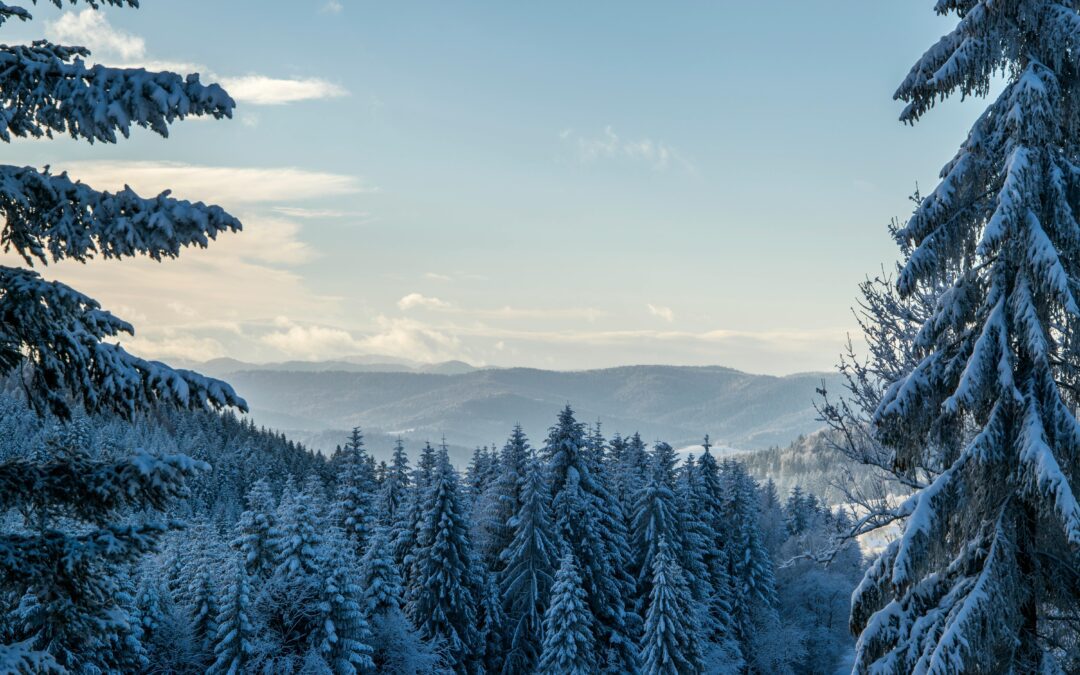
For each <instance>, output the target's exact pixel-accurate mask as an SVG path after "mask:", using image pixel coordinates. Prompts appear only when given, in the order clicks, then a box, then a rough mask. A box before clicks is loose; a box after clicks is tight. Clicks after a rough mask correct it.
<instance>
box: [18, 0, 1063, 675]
mask: <svg viewBox="0 0 1080 675" xmlns="http://www.w3.org/2000/svg"><path fill="white" fill-rule="evenodd" d="M53 4H55V5H56V6H57V7H62V6H64V3H63V2H62V1H61V0H53ZM72 4H79V3H76V2H75V0H73V2H72ZM81 4H83V5H85V6H86V7H87V8H88V10H98V9H101V8H102V6H111V7H115V8H126V9H133V8H136V7H137V6H138V4H139V3H138V2H137V1H136V0H85V2H82V3H81ZM331 9H332V7H331ZM340 10H341V6H340V5H337V9H336V10H332V11H340ZM935 10H936V11H937V13H938V14H939V15H941V16H942V17H946V18H948V17H953V18H954V19H955V21H954V22H953V25H952V28H951V29H950V32H948V33H947V34H946V35H944V36H943V37H942V38H940V40H939V41H938V42H936V43H935V44H933V45H932V46H931V47H930V48H929V50H927V51H926V52H925V53H924V54H923V55H922V57H921V58H919V59H918V61H917V62H916V63H915V65H914V66H913V67H912V68H911V70H910V72H909V74H908V75H907V77H906V78H904V79H903V81H902V83H901V84H900V87H899V89H898V90H897V91H896V94H895V98H896V99H897V100H899V101H902V102H903V103H904V105H905V107H904V109H903V111H902V113H901V120H902V121H903V122H905V123H909V124H912V125H915V124H916V123H917V122H919V121H920V120H921V119H922V118H923V117H924V116H926V115H928V114H929V113H930V112H931V111H932V109H933V108H935V107H936V106H938V105H940V104H941V103H942V102H943V101H944V100H945V99H946V98H949V97H950V96H953V95H956V94H960V95H961V97H963V98H965V99H966V98H969V97H977V98H991V100H990V102H989V104H988V107H987V108H986V109H985V111H984V112H983V113H982V114H981V115H980V116H979V117H978V118H977V119H976V121H975V123H974V125H973V127H972V128H971V131H970V133H969V134H968V136H967V138H966V139H965V140H963V142H962V144H961V145H960V148H959V150H958V151H957V152H956V154H955V156H954V157H953V159H951V160H950V161H949V162H948V163H947V164H946V166H945V167H944V168H943V169H942V171H941V175H940V183H939V184H938V185H937V186H936V187H935V188H934V189H933V190H932V191H930V192H929V193H927V194H925V195H924V194H921V193H918V192H917V193H916V194H915V195H914V196H913V198H912V201H913V203H914V211H913V213H912V214H911V216H910V218H908V219H907V220H906V221H904V222H894V224H893V225H892V227H890V229H889V233H890V234H891V235H892V237H893V239H894V240H895V242H896V244H897V247H898V253H899V258H900V260H899V262H898V263H897V264H896V266H895V268H894V269H893V273H892V274H886V273H882V275H880V276H878V277H875V278H873V279H869V280H867V281H866V282H865V283H863V284H862V285H861V287H860V288H859V291H860V297H859V299H858V300H857V305H856V310H855V314H856V318H857V321H858V322H859V324H860V328H861V330H862V333H863V335H862V336H861V342H859V343H857V344H849V346H848V348H847V350H846V351H845V352H844V354H843V355H842V357H841V362H840V365H839V377H838V381H839V382H840V383H841V385H840V386H839V387H838V388H837V387H836V386H833V389H832V390H828V388H827V387H826V385H825V384H824V383H823V384H822V386H821V388H820V390H819V391H818V399H817V403H816V409H817V414H818V415H819V416H820V421H821V422H822V425H823V427H824V429H823V430H822V431H821V432H818V433H817V434H815V435H814V436H813V437H812V440H810V441H807V440H806V439H800V441H798V442H797V443H796V444H795V445H793V446H792V448H791V449H789V450H788V451H779V450H777V451H774V452H772V453H768V454H763V455H760V456H758V457H756V458H750V459H748V460H747V462H746V463H742V462H740V461H737V460H733V459H731V458H730V457H724V458H719V457H717V456H716V455H715V454H714V452H713V451H712V449H711V448H712V446H711V444H710V440H709V436H708V435H706V432H707V430H702V436H703V442H702V445H701V447H700V448H695V449H694V451H693V452H692V454H682V453H680V452H679V451H677V450H676V449H675V448H673V447H672V446H671V445H669V444H668V443H665V442H663V441H662V440H646V439H643V438H642V437H641V436H640V435H639V434H637V433H634V430H633V429H632V428H630V429H624V430H621V433H614V430H612V431H613V432H612V433H610V435H605V433H604V431H605V430H604V429H603V427H602V424H601V422H596V423H586V422H585V421H583V420H578V419H577V418H576V416H575V413H574V410H573V408H572V406H571V405H570V404H567V405H566V406H565V407H564V408H563V409H562V410H553V411H552V416H551V420H550V425H549V426H548V428H547V429H530V430H525V429H523V428H522V427H521V426H517V427H515V428H512V429H506V430H505V433H506V434H507V435H508V436H507V439H506V441H505V443H502V444H497V445H496V446H495V447H481V448H478V449H477V450H476V452H475V453H474V455H473V457H472V461H471V462H470V463H469V464H468V466H455V465H454V464H453V463H452V462H451V459H450V457H449V454H448V451H447V443H448V441H450V442H452V440H453V439H438V440H439V442H438V443H433V442H429V443H426V444H413V447H406V443H405V442H403V441H398V443H397V444H396V445H395V446H394V447H393V448H380V450H381V451H382V452H384V453H387V454H386V455H385V456H388V457H389V459H388V460H384V461H377V460H376V459H375V456H374V455H373V454H372V453H371V450H372V449H371V448H369V447H367V446H366V445H365V443H364V437H363V432H362V430H361V429H360V428H359V427H357V428H355V429H354V430H353V432H352V434H351V435H350V436H349V437H348V438H343V439H341V445H340V446H339V447H338V449H337V450H336V451H335V452H333V453H332V454H319V453H314V452H310V451H309V450H307V449H306V448H305V447H303V446H302V445H300V444H298V443H296V442H294V441H291V440H289V439H288V438H287V437H286V436H285V435H284V434H282V433H280V432H277V431H273V430H267V429H263V428H260V427H257V426H256V425H255V423H254V422H252V421H251V419H250V418H249V417H247V416H245V414H246V413H247V412H248V406H247V403H246V402H245V400H244V398H243V397H242V395H241V393H242V392H241V393H238V392H237V391H235V390H234V389H233V387H232V386H230V385H229V384H228V383H226V382H224V381H221V380H217V379H214V378H210V377H205V376H203V375H200V374H198V373H195V372H192V371H190V370H185V369H178V368H172V367H170V366H168V365H166V364H164V363H161V362H159V361H155V360H150V359H146V358H141V357H139V356H137V355H135V354H133V353H131V352H129V351H127V350H126V349H125V347H124V346H123V344H122V339H124V340H126V339H127V338H128V336H130V335H132V334H133V333H134V327H133V326H132V325H131V324H129V323H128V322H126V321H124V320H122V319H120V318H118V317H117V316H114V315H113V314H111V313H110V312H109V311H107V310H105V309H104V308H102V307H101V305H99V303H98V302H97V301H96V300H94V299H93V298H91V297H89V296H88V295H86V294H84V293H82V292H79V291H77V290H75V289H74V288H72V287H71V286H68V285H66V284H65V283H63V282H62V281H59V280H56V279H54V278H53V276H52V275H48V276H45V275H43V274H42V268H45V267H46V266H47V265H49V264H50V263H59V262H61V261H65V260H66V261H71V262H78V263H84V262H87V261H90V260H92V259H97V258H105V259H115V260H117V261H119V262H118V264H127V263H125V262H124V259H129V258H133V257H146V258H149V259H150V260H153V261H162V260H166V259H171V258H175V257H177V256H179V255H181V254H182V253H183V252H184V251H185V249H189V248H205V247H208V246H212V245H214V243H215V241H216V239H217V238H218V237H219V236H225V235H227V236H230V237H232V236H243V235H242V234H240V232H241V230H242V224H241V221H240V219H238V218H237V217H235V216H234V215H232V214H230V213H228V212H226V211H225V210H224V209H223V208H221V207H219V206H214V205H207V204H205V203H203V202H200V201H189V200H185V199H178V198H176V197H174V196H172V195H171V194H170V193H169V192H168V191H165V192H162V193H160V194H158V195H156V196H150V197H147V196H141V195H139V194H137V193H136V192H135V191H134V190H132V189H131V188H130V187H125V188H124V189H122V190H119V191H116V192H109V191H102V190H97V189H95V188H93V187H91V186H90V185H87V184H85V183H83V182H81V181H79V180H76V179H75V178H72V177H70V176H69V175H68V174H67V173H65V172H64V171H63V169H62V168H60V169H59V170H54V169H52V168H50V167H48V166H46V167H43V168H40V169H39V168H35V167H29V166H14V165H3V166H0V210H2V211H3V214H4V222H3V226H2V234H0V241H2V243H3V248H4V253H5V255H6V257H5V258H4V262H5V263H7V264H4V265H0V378H2V379H0V385H2V386H0V673H20V674H23V673H90V674H97V673H143V672H149V673H204V672H205V673H230V674H233V673H249V672H251V673H255V672H258V673H334V674H341V673H345V674H352V673H375V672H378V673H403V674H421V673H443V672H453V673H506V674H511V673H534V672H535V673H546V674H548V673H549V674H556V673H560V674H561V673H644V674H647V675H659V674H664V675H667V674H682V673H732V674H735V673H752V674H779V673H825V674H828V673H834V672H837V670H838V669H846V668H848V667H850V668H852V669H853V671H854V672H856V673H875V674H878V673H912V672H914V673H928V674H929V673H935V674H945V673H1045V674H1051V673H1076V672H1080V575H1078V572H1077V570H1080V503H1078V500H1077V497H1076V486H1077V485H1078V484H1080V421H1078V415H1077V411H1078V407H1080V351H1078V347H1077V330H1078V329H1080V302H1078V301H1077V298H1076V294H1077V293H1078V291H1080V222H1078V221H1077V217H1076V215H1075V214H1076V213H1077V211H1078V210H1080V103H1078V102H1080V2H1066V1H1063V0H1057V1H1054V0H1010V1H1007V2H1002V1H999V0H938V2H937V3H936V4H935ZM328 11H329V10H328ZM31 20H32V16H31V14H30V12H29V10H28V9H27V8H26V7H23V6H19V5H8V4H4V3H0V28H2V27H4V26H5V25H10V24H11V23H12V22H28V21H31ZM90 58H91V53H90V51H89V50H87V49H85V48H83V47H78V46H63V45H57V44H53V43H51V42H49V41H45V40H41V41H34V42H32V43H28V44H15V45H0V60H2V61H3V62H4V64H5V67H4V68H3V69H2V70H0V90H2V91H3V102H2V105H0V138H2V139H3V140H4V141H5V142H8V143H10V142H11V141H12V140H14V139H20V138H21V139H37V140H41V141H48V140H50V139H52V138H53V137H54V136H68V137H70V138H71V139H74V140H76V141H84V142H87V143H90V144H93V143H99V144H113V143H118V142H123V141H125V140H127V139H128V137H129V136H130V135H131V133H132V132H133V131H140V130H145V131H149V132H151V133H155V134H157V135H159V136H161V137H167V136H168V133H169V128H170V126H171V125H173V124H174V123H179V122H181V121H183V120H185V119H187V118H194V117H209V118H213V119H222V118H229V117H232V115H233V113H234V109H235V108H236V102H235V101H234V100H233V98H231V97H230V95H229V94H228V93H227V92H226V91H225V89H224V88H222V87H221V86H219V85H217V84H213V83H207V82H203V81H202V80H201V79H200V76H199V75H194V74H193V75H187V76H181V75H178V74H175V73H171V72H151V71H148V70H146V69H144V68H141V67H109V66H105V65H102V64H100V63H96V62H93V61H90ZM836 67H844V64H837V66H836ZM967 105H979V104H978V103H975V104H971V103H968V104H967ZM609 131H610V129H609ZM611 135H612V136H614V134H613V133H612V134H611ZM9 147H10V146H9ZM649 147H650V148H653V146H649ZM651 151H655V150H651ZM665 152H667V151H665ZM668 154H670V152H668ZM668 154H665V155H664V156H665V158H667V157H668ZM876 262H877V261H867V267H868V268H872V267H873V266H874V264H875V263H876ZM53 269H55V268H49V269H48V271H50V272H51V271H53ZM70 269H71V268H70V267H67V268H61V270H70ZM414 302H427V304H429V305H432V306H435V307H437V308H439V309H442V310H450V309H452V307H451V305H450V304H449V303H446V302H443V301H438V299H427V300H426V301H425V300H424V299H423V298H422V297H421V298H420V299H419V300H417V299H415V298H414ZM406 304H408V303H406ZM649 309H650V312H651V313H652V314H654V315H655V316H656V317H657V318H660V319H661V320H666V321H668V322H670V321H672V320H673V316H674V313H673V311H672V310H671V309H670V308H663V307H661V308H657V307H653V306H652V305H651V304H650V305H649ZM776 311H777V312H778V313H782V312H783V308H779V307H778V308H776ZM863 347H865V349H864V348H863ZM573 394H574V392H572V391H568V392H566V398H567V400H570V401H572V400H573ZM590 422H591V420H590ZM432 440H433V441H435V440H436V439H432ZM785 466H787V467H792V466H797V467H800V468H799V471H800V472H801V475H804V476H806V477H807V480H808V481H810V482H812V483H813V485H811V486H810V487H808V486H806V485H800V484H798V482H797V481H796V482H794V484H792V483H791V482H790V481H789V482H788V483H785V490H784V492H783V493H781V492H780V491H779V490H778V489H777V483H776V482H774V481H772V480H765V481H758V480H756V479H755V478H753V476H752V473H751V471H752V470H756V471H758V473H759V474H768V473H770V471H776V470H782V469H783V468H784V467H785ZM788 485H790V490H788V489H787V487H788ZM826 492H827V493H828V494H825V493H826ZM882 533H885V534H882ZM874 536H877V537H878V539H877V540H876V541H879V542H881V541H882V538H883V539H884V542H883V545H882V546H881V547H880V550H873V551H871V550H869V549H864V548H860V542H866V541H867V540H868V539H867V538H868V537H874ZM875 548H876V545H875Z"/></svg>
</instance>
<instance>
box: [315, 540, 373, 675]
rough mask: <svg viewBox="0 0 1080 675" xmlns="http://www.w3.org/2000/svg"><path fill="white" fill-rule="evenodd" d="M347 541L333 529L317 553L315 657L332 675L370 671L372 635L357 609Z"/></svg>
mask: <svg viewBox="0 0 1080 675" xmlns="http://www.w3.org/2000/svg"><path fill="white" fill-rule="evenodd" d="M347 542H348V538H347V537H346V535H345V533H344V532H339V531H337V530H336V529H335V530H334V531H333V532H331V534H330V535H329V536H328V537H327V538H326V544H325V545H324V546H323V547H322V549H321V550H320V557H321V562H320V567H321V571H320V575H319V576H320V579H319V590H318V619H317V620H316V621H315V627H316V630H315V634H314V636H313V642H314V647H315V651H316V653H317V654H318V655H319V657H320V658H321V659H322V661H323V663H325V664H326V665H327V666H328V667H329V669H330V672H332V673H334V675H354V674H355V673H357V672H368V671H371V670H372V669H373V668H374V667H375V664H374V662H373V661H372V660H371V653H372V649H371V645H370V643H371V631H370V629H369V628H368V623H367V619H365V618H364V614H363V612H362V611H361V609H360V602H359V601H360V593H361V591H360V587H359V586H358V585H357V584H356V583H355V582H353V581H351V579H352V577H353V576H354V573H355V564H354V560H353V558H352V551H351V550H350V549H349V547H348V545H347Z"/></svg>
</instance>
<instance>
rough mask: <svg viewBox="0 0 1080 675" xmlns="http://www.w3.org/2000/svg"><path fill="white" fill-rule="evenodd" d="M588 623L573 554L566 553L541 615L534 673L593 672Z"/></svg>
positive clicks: (589, 616) (570, 674)
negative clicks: (541, 640) (541, 637)
mask: <svg viewBox="0 0 1080 675" xmlns="http://www.w3.org/2000/svg"><path fill="white" fill-rule="evenodd" d="M592 621H593V619H592V613H591V612H590V611H589V607H588V605H587V604H586V602H585V590H584V589H583V588H582V581H581V575H580V574H579V573H578V568H577V563H576V562H575V561H574V554H573V553H572V552H571V551H569V550H567V552H566V553H565V554H563V557H562V560H561V561H560V562H559V571H558V573H557V574H556V575H555V585H554V586H553V588H552V591H551V605H550V606H549V607H548V609H547V612H546V613H545V614H544V643H543V647H542V650H541V653H540V664H539V667H538V668H537V672H538V673H541V674H542V675H588V674H589V673H594V672H596V663H597V658H596V653H595V651H594V649H595V647H594V641H593V634H592Z"/></svg>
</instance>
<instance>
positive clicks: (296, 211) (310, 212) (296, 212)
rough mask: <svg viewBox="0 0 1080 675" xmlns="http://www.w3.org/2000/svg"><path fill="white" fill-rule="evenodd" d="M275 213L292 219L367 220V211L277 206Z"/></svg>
mask: <svg viewBox="0 0 1080 675" xmlns="http://www.w3.org/2000/svg"><path fill="white" fill-rule="evenodd" d="M273 210H274V211H275V212H277V213H280V214H281V215H283V216H288V217H290V218H367V217H368V216H369V215H371V214H369V213H367V212H366V211H340V210H337V209H305V208H303V207H299V206H275V207H274V209H273Z"/></svg>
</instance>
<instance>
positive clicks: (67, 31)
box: [45, 9, 146, 61]
mask: <svg viewBox="0 0 1080 675" xmlns="http://www.w3.org/2000/svg"><path fill="white" fill-rule="evenodd" d="M45 36H46V37H47V38H49V40H50V41H52V42H59V43H63V44H77V45H79V46H81V47H86V48H88V49H90V51H92V52H104V53H105V54H108V55H113V56H118V57H119V58H121V59H123V60H125V61H134V60H136V59H141V58H143V57H145V56H146V41H145V40H143V39H142V38H141V37H139V36H137V35H132V34H131V33H125V32H123V31H121V30H117V29H116V28H113V27H112V26H111V25H110V24H109V22H108V20H107V19H106V18H105V15H104V14H102V13H101V12H99V11H96V10H93V9H84V10H83V11H81V12H64V13H63V14H61V15H60V18H58V19H57V20H56V21H51V22H49V23H47V24H46V25H45Z"/></svg>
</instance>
